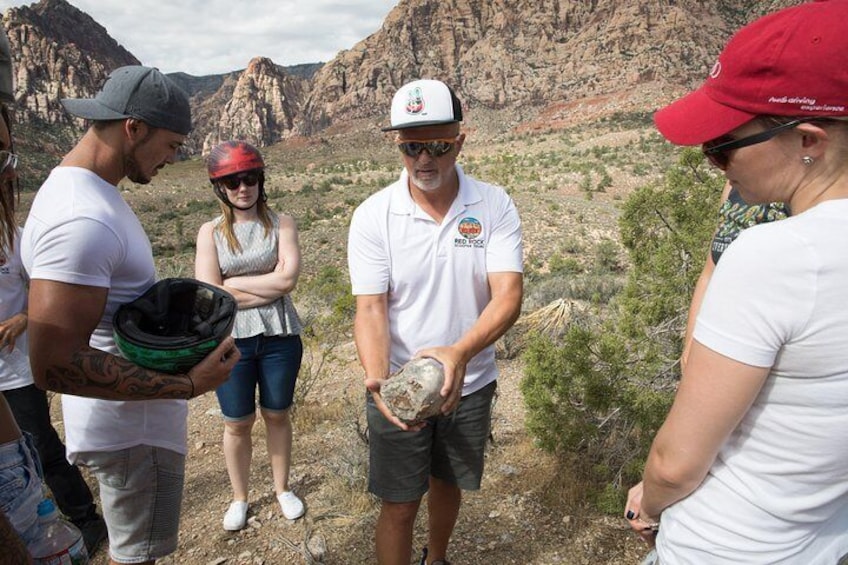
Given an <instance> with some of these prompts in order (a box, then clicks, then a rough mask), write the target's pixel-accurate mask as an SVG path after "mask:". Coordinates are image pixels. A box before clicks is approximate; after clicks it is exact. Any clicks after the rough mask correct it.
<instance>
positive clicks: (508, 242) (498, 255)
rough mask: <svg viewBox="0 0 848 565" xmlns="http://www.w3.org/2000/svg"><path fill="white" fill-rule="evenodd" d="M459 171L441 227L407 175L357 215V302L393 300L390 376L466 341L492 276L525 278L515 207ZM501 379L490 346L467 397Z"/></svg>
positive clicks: (478, 361) (469, 375) (475, 367)
mask: <svg viewBox="0 0 848 565" xmlns="http://www.w3.org/2000/svg"><path fill="white" fill-rule="evenodd" d="M456 169H457V174H458V176H459V193H458V194H457V197H456V199H455V200H454V202H453V204H452V206H451V208H450V211H448V213H447V215H446V216H445V218H444V220H443V221H442V223H441V224H437V223H436V221H435V220H433V218H431V217H430V216H429V215H428V214H426V213H425V212H424V211H423V210H421V209H420V208H419V207H418V205H416V204H415V202H414V201H413V200H412V197H411V195H410V194H409V185H408V181H409V176H408V174H407V172H406V171H405V170H404V171H403V173H402V174H401V176H400V179H399V180H398V181H397V182H395V183H394V184H391V185H389V186H388V187H386V188H384V189H383V190H381V191H380V192H378V193H376V194H373V195H372V196H370V197H369V198H368V199H367V200H365V202H363V203H362V204H361V205H360V206H359V207H358V208H357V209H356V211H355V212H354V214H353V220H352V221H351V225H350V234H349V240H348V266H349V269H350V279H351V285H352V289H353V294H355V295H367V294H383V293H388V309H389V313H388V314H389V331H390V334H391V352H390V363H391V366H390V368H391V371H396V370H398V369H399V368H400V367H401V366H402V365H403V364H404V363H406V362H407V361H409V360H410V359H411V358H412V356H413V355H414V354H415V353H416V352H417V351H419V350H421V349H424V348H427V347H437V346H444V345H450V344H452V343H454V342H455V341H457V340H458V339H459V338H460V337H461V336H462V335H463V334H465V333H466V332H467V331H468V330H469V329H470V328H471V326H472V325H473V324H474V323H475V322H476V321H477V318H479V316H480V313H481V312H482V311H483V309H484V308H485V307H486V305H487V304H488V303H489V301H490V300H491V298H492V295H491V292H490V290H489V283H488V274H489V273H498V272H517V273H521V272H523V263H522V259H523V257H522V246H521V222H520V220H519V217H518V211H517V210H516V208H515V204H514V203H513V201H512V199H511V198H510V197H509V195H507V193H506V192H505V191H504V190H503V189H502V188H500V187H498V186H494V185H491V184H487V183H484V182H480V181H478V180H476V179H474V178H471V177H468V176H466V175H465V174H464V173H463V171H462V168H461V167H459V166H458V165H457V167H456ZM497 374H498V373H497V368H496V366H495V350H494V346H489V347H487V348H486V349H484V350H483V351H481V352H480V353H479V354H477V355H476V356H475V357H474V358H473V359H472V360H471V361H470V362H469V363H468V367H467V371H466V375H465V386H464V388H463V391H462V393H463V395H468V394H471V393H473V392H475V391H477V390H480V389H481V388H483V387H484V386H486V385H487V384H489V383H490V382H492V381H494V380H495V379H496V378H497Z"/></svg>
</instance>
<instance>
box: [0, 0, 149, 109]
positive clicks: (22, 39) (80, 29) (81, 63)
mask: <svg viewBox="0 0 848 565" xmlns="http://www.w3.org/2000/svg"><path fill="white" fill-rule="evenodd" d="M3 25H4V26H5V27H6V30H7V33H8V35H9V43H10V44H11V47H12V56H13V58H14V60H15V68H16V77H15V98H16V99H17V105H18V109H19V111H21V113H22V114H23V116H21V117H22V118H23V119H28V118H30V119H31V118H40V119H42V120H44V121H46V122H48V123H51V124H56V123H60V124H66V123H69V122H70V120H71V118H70V117H69V116H68V115H67V114H66V113H65V111H64V110H63V109H62V107H61V105H60V104H59V99H60V98H74V97H84V96H91V95H92V94H93V93H94V92H96V91H97V89H98V88H100V85H101V84H103V81H104V80H105V79H106V76H107V75H108V74H109V72H110V71H112V69H115V68H117V67H120V66H123V65H137V64H139V62H138V59H136V58H135V57H134V56H133V55H132V54H131V53H130V52H128V51H127V50H126V49H124V48H123V47H121V46H120V45H119V44H118V43H117V42H116V41H115V40H114V39H112V38H111V37H110V36H109V34H108V32H107V31H106V30H105V29H104V28H103V26H101V25H100V24H98V23H97V22H95V21H94V20H93V19H91V17H89V16H88V15H87V14H85V13H84V12H82V11H80V10H78V9H76V8H74V7H73V6H71V5H70V4H68V3H67V2H65V1H63V0H60V1H56V0H41V1H40V2H38V3H37V4H33V5H31V6H22V7H20V8H10V9H9V10H7V11H6V13H5V15H4V17H3Z"/></svg>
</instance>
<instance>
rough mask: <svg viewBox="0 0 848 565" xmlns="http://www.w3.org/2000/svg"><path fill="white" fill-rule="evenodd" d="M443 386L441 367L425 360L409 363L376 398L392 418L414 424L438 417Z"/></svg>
mask: <svg viewBox="0 0 848 565" xmlns="http://www.w3.org/2000/svg"><path fill="white" fill-rule="evenodd" d="M444 383H445V371H444V368H443V367H442V364H441V363H439V362H438V361H436V360H435V359H431V358H429V357H421V358H418V359H413V360H412V361H410V362H409V363H407V364H406V365H404V366H403V367H401V368H400V371H398V372H397V373H395V374H394V375H392V376H391V377H390V378H389V379H388V380H387V381H386V382H385V383H384V384H383V386H382V387H381V389H380V394H381V396H382V398H383V402H385V403H386V406H388V408H389V410H391V411H392V414H394V415H395V416H397V417H398V418H399V419H400V420H401V421H402V422H404V423H406V424H415V423H418V422H421V421H423V420H426V419H427V418H429V417H431V416H435V415H436V414H438V413H439V411H440V410H441V408H442V404H443V403H444V400H445V399H444V398H442V396H441V395H440V394H439V391H440V390H441V389H442V386H443V385H444Z"/></svg>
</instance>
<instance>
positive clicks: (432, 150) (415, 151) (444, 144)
mask: <svg viewBox="0 0 848 565" xmlns="http://www.w3.org/2000/svg"><path fill="white" fill-rule="evenodd" d="M456 140H457V138H456V137H452V138H450V139H404V140H399V141H398V142H397V146H398V149H400V152H401V153H403V154H404V155H406V156H407V157H418V156H419V155H421V152H422V151H426V152H427V153H429V154H430V157H441V156H442V155H447V154H448V153H450V152H451V150H453V146H454V145H456Z"/></svg>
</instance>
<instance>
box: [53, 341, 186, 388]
mask: <svg viewBox="0 0 848 565" xmlns="http://www.w3.org/2000/svg"><path fill="white" fill-rule="evenodd" d="M46 375H47V388H48V389H49V390H54V391H56V392H62V393H67V394H74V395H77V396H88V397H92V398H103V399H106V400H151V399H162V398H182V399H188V398H191V397H192V396H193V394H194V385H193V383H192V381H191V379H190V378H189V376H188V375H185V374H178V375H170V374H167V373H160V372H158V371H154V370H152V369H146V368H144V367H139V366H138V365H135V364H133V363H131V362H130V361H127V360H126V359H124V358H122V357H118V356H116V355H111V354H109V353H106V352H104V351H100V350H97V349H93V348H87V349H83V350H80V351H77V352H76V353H74V355H73V356H72V357H71V362H70V363H69V364H67V365H62V366H57V365H54V366H52V367H48V368H47V373H46Z"/></svg>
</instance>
